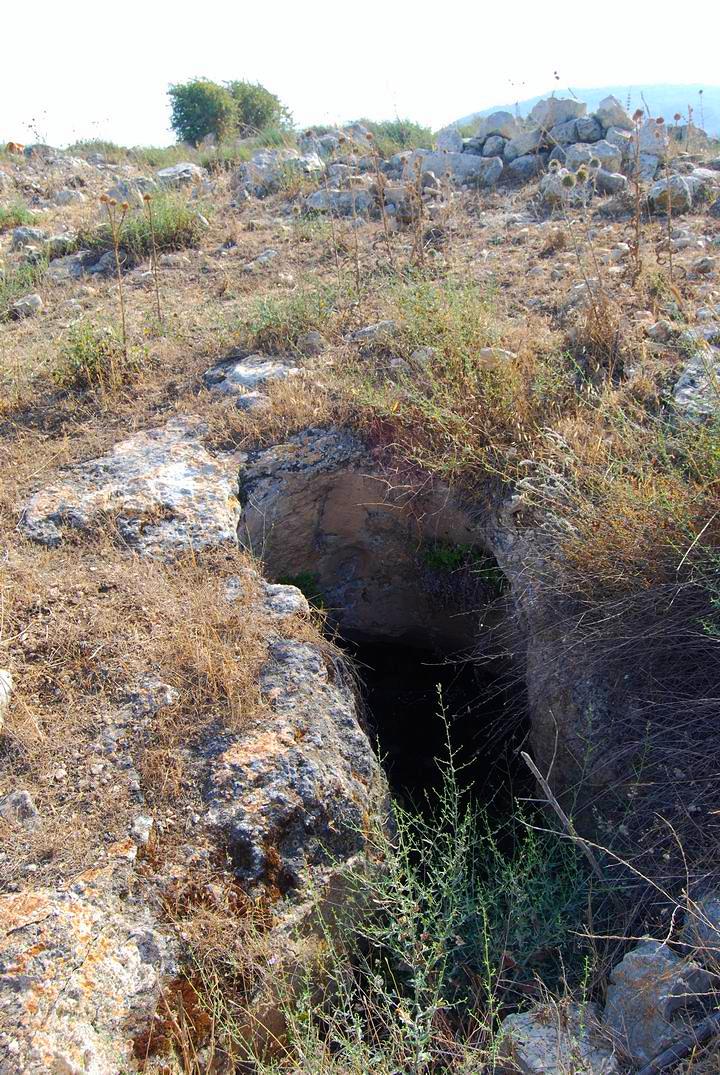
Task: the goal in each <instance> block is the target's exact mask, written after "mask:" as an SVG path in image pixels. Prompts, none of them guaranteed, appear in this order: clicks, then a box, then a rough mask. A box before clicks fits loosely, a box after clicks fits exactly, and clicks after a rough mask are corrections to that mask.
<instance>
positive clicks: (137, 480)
mask: <svg viewBox="0 0 720 1075" xmlns="http://www.w3.org/2000/svg"><path fill="white" fill-rule="evenodd" d="M201 433H202V426H201V424H200V423H198V422H197V421H192V420H188V419H184V420H183V419H176V420H173V421H170V422H168V424H167V425H166V426H164V427H162V428H161V429H151V430H147V431H145V432H142V433H135V434H133V436H131V437H128V439H127V440H124V441H121V442H120V443H119V444H116V445H115V447H114V448H113V449H112V450H111V451H110V453H109V454H108V455H105V456H101V457H100V458H98V459H90V460H87V461H86V462H84V463H77V464H75V465H74V466H71V467H68V468H67V470H65V471H64V472H63V473H62V474H61V475H60V477H59V478H58V479H57V480H56V481H54V482H53V483H51V484H50V485H47V486H45V488H43V489H40V490H39V491H38V492H37V493H35V494H34V496H32V497H30V499H29V500H28V501H27V502H26V503H25V505H24V506H23V508H22V513H21V519H20V529H21V531H22V532H23V533H24V534H25V535H26V536H27V537H29V538H31V539H32V540H34V541H39V542H41V543H42V544H44V545H51V546H52V545H59V544H60V543H61V542H62V540H63V538H64V536H65V535H66V533H67V532H68V531H69V532H76V533H78V532H79V533H82V532H85V533H92V532H93V531H97V530H98V529H99V528H100V527H101V526H102V525H104V524H105V525H107V524H108V522H110V523H111V525H112V526H113V528H114V529H115V530H116V531H117V533H118V534H119V535H120V537H121V538H122V540H123V541H124V542H126V543H127V544H128V545H129V546H130V547H131V548H133V549H136V550H137V551H139V552H141V553H143V554H146V555H153V556H158V555H162V556H166V555H172V554H173V553H177V552H180V551H182V550H187V549H201V548H204V547H206V546H211V545H222V544H225V543H226V542H234V541H235V535H236V527H237V520H238V516H239V505H238V502H237V500H236V498H235V483H234V480H233V474H232V468H231V467H230V466H229V465H228V464H225V465H223V463H222V462H221V461H220V460H218V459H216V458H213V456H211V455H210V453H209V452H208V451H207V449H206V448H205V447H204V446H203V444H202V441H201V439H200V437H201Z"/></svg>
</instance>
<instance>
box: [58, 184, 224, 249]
mask: <svg viewBox="0 0 720 1075" xmlns="http://www.w3.org/2000/svg"><path fill="white" fill-rule="evenodd" d="M151 204H152V214H153V225H154V228H155V242H156V244H157V252H158V254H165V253H170V252H171V251H173V250H184V249H186V248H188V247H195V246H197V245H198V244H199V242H200V239H201V236H202V234H203V231H204V227H205V225H204V224H203V222H202V220H201V219H200V214H199V211H198V208H197V207H191V206H190V205H189V204H188V203H187V201H185V200H184V199H183V197H182V196H181V195H179V194H172V193H168V194H156V195H154V196H153V197H152V202H151ZM77 249H82V250H94V251H95V252H96V253H98V254H103V253H105V252H106V251H108V250H112V249H113V243H112V234H111V230H110V226H109V225H108V224H101V225H100V226H99V227H95V228H91V229H85V230H82V231H80V232H79V233H78V237H77ZM120 249H121V256H122V259H123V264H124V265H125V267H131V266H133V265H137V264H138V262H140V261H143V260H144V259H145V258H147V257H149V256H150V254H151V253H152V250H153V237H152V231H151V228H150V221H149V219H148V214H147V213H146V212H145V210H144V209H140V208H138V209H135V210H133V211H132V212H130V213H128V215H127V216H126V217H125V220H124V221H123V225H122V228H121V231H120Z"/></svg>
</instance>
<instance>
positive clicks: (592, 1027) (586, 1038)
mask: <svg viewBox="0 0 720 1075" xmlns="http://www.w3.org/2000/svg"><path fill="white" fill-rule="evenodd" d="M500 1041H501V1051H502V1053H503V1055H504V1056H505V1057H507V1059H509V1060H511V1061H512V1062H513V1063H514V1064H515V1065H516V1067H515V1068H514V1069H513V1070H516V1071H518V1072H520V1075H568V1073H569V1072H572V1073H573V1075H616V1073H617V1072H619V1070H620V1068H619V1065H618V1062H617V1060H616V1058H615V1055H614V1051H613V1049H612V1046H611V1045H610V1043H609V1042H608V1040H607V1038H606V1037H603V1036H602V1034H601V1033H600V1031H599V1029H598V1017H597V1009H596V1008H595V1005H594V1004H587V1005H585V1006H584V1007H583V1008H581V1007H580V1005H578V1004H572V1005H570V1006H569V1007H567V1008H561V1009H557V1010H556V1009H554V1008H553V1007H552V1006H548V1007H547V1008H541V1007H538V1008H535V1009H533V1011H529V1012H519V1013H518V1014H516V1015H509V1016H508V1017H507V1018H506V1019H504V1020H503V1023H502V1026H501V1028H500Z"/></svg>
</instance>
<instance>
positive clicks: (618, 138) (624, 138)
mask: <svg viewBox="0 0 720 1075" xmlns="http://www.w3.org/2000/svg"><path fill="white" fill-rule="evenodd" d="M605 141H606V142H609V143H610V145H611V146H615V148H616V149H619V150H620V153H621V154H622V156H623V159H626V158H627V157H629V156H630V151H631V146H632V135H631V134H630V132H629V131H626V130H624V128H622V127H608V129H607V131H606V132H605Z"/></svg>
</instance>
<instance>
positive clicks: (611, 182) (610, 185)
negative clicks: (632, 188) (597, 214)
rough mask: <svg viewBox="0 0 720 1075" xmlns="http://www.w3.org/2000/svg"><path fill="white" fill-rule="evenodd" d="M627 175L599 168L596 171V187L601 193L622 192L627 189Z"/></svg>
mask: <svg viewBox="0 0 720 1075" xmlns="http://www.w3.org/2000/svg"><path fill="white" fill-rule="evenodd" d="M627 185H628V181H627V177H626V176H624V175H623V174H622V173H621V172H608V171H606V170H605V169H604V168H599V169H598V170H597V172H596V173H595V189H596V190H597V191H598V193H600V194H621V193H622V192H623V191H624V190H627Z"/></svg>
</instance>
